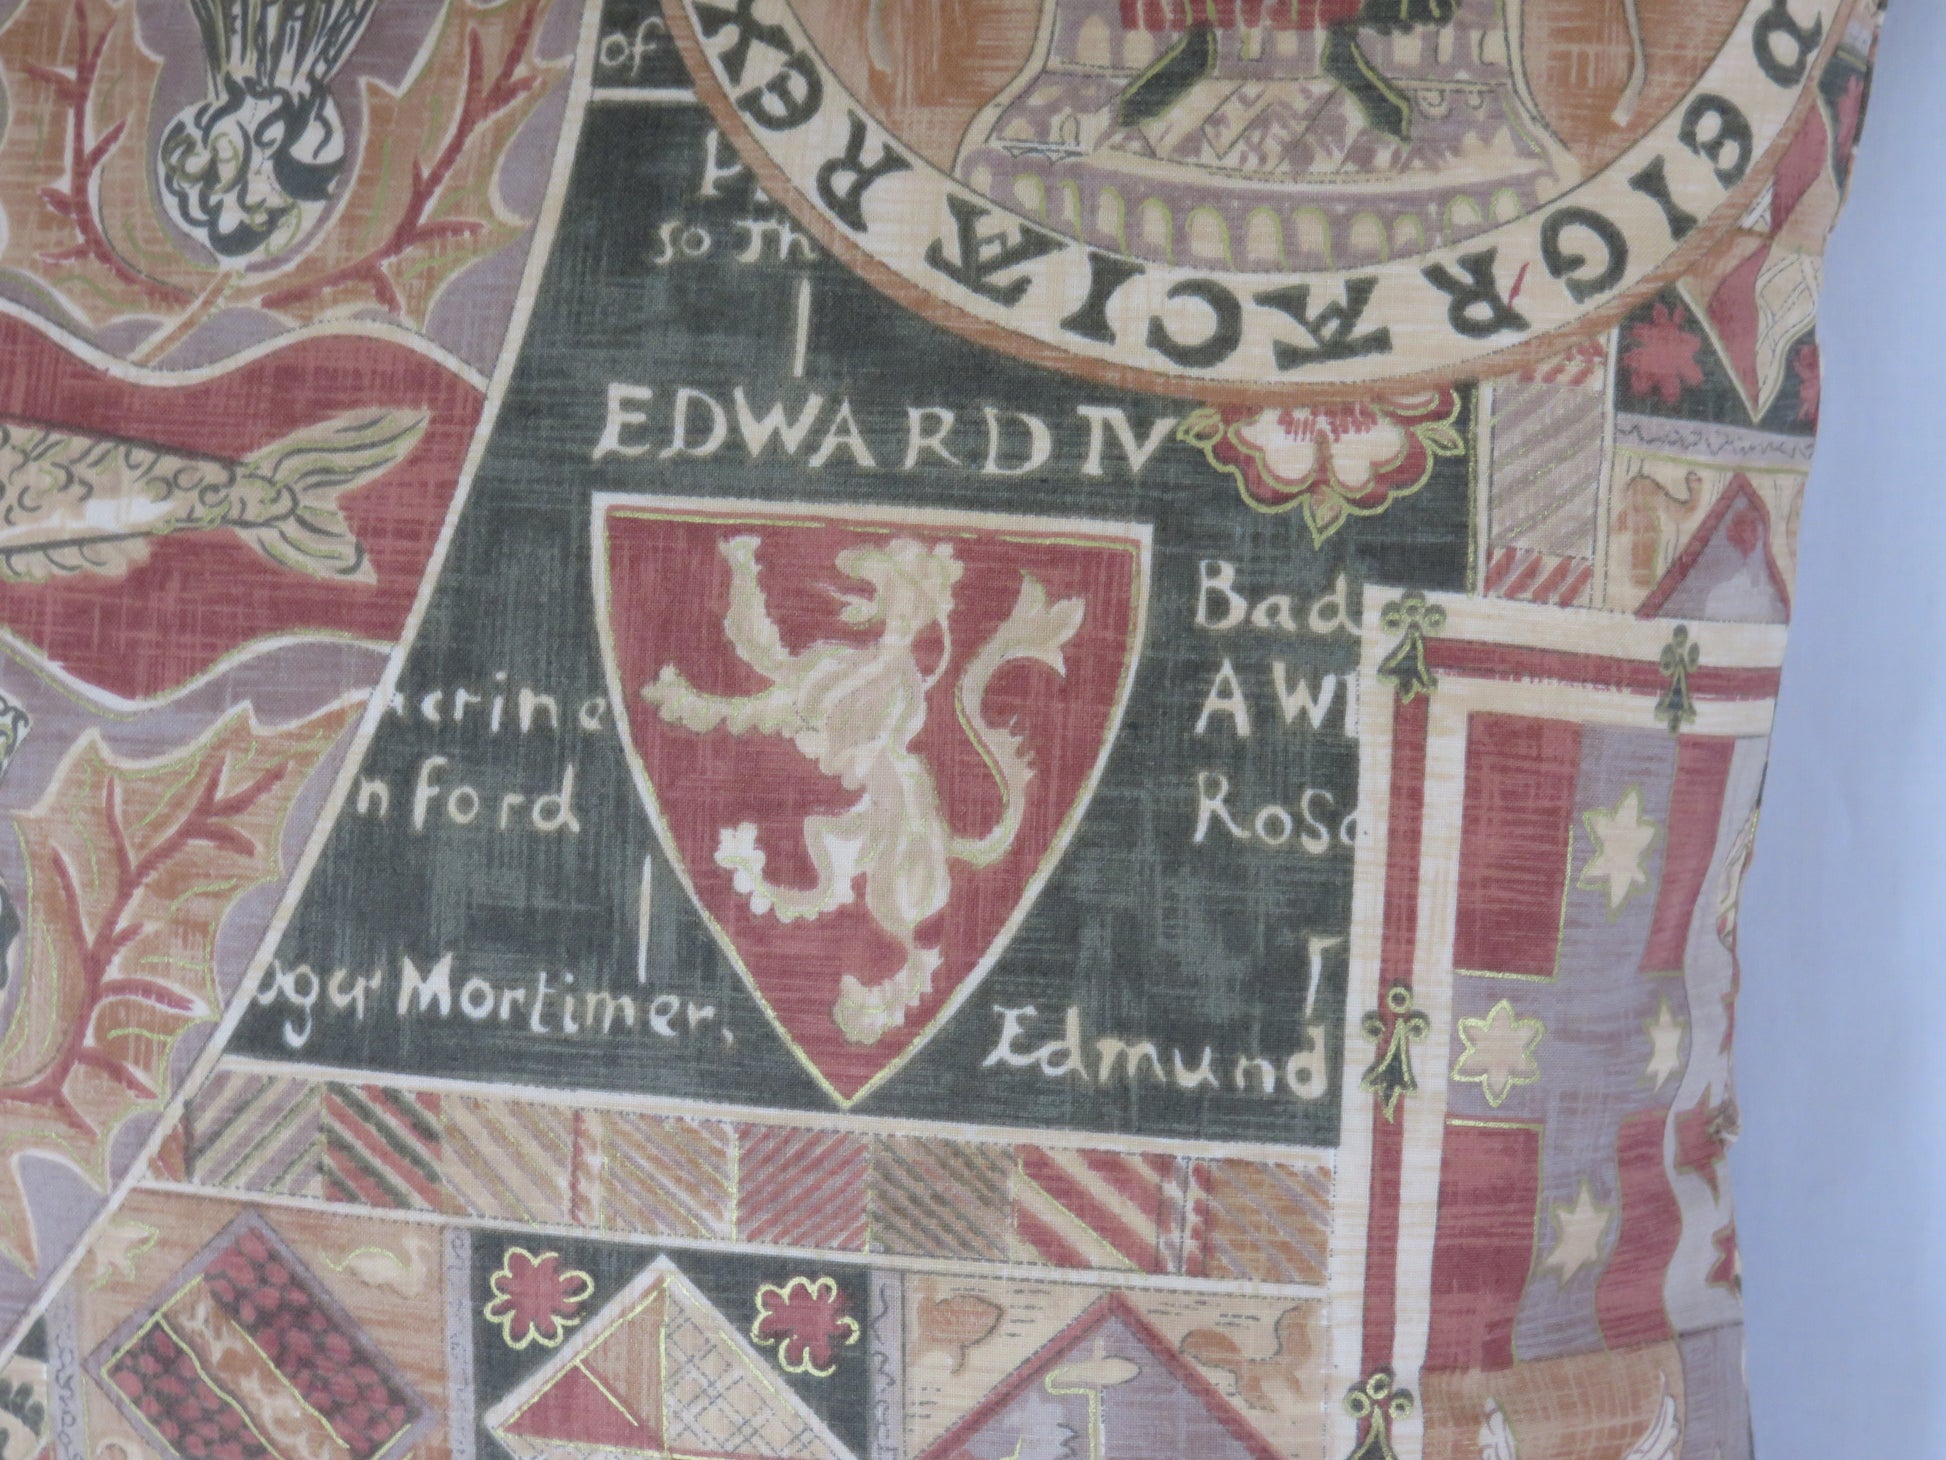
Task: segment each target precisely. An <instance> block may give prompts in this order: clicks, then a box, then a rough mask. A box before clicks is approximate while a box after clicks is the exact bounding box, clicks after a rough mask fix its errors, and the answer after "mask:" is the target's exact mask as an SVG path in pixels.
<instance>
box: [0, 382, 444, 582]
mask: <svg viewBox="0 0 1946 1460" xmlns="http://www.w3.org/2000/svg"><path fill="white" fill-rule="evenodd" d="M426 421H427V415H426V412H424V411H413V410H374V411H357V412H352V413H349V414H346V415H341V416H334V417H332V418H331V419H329V420H327V421H323V422H320V423H319V424H317V425H315V426H307V427H304V428H303V429H301V430H298V431H294V432H292V433H291V434H290V435H288V436H285V437H283V438H282V439H280V440H277V441H273V442H272V443H271V444H270V445H268V446H266V447H264V448H262V449H261V450H259V451H254V452H252V453H251V454H250V455H248V456H246V457H244V458H243V459H242V460H241V461H230V460H226V459H224V458H222V457H218V456H201V455H195V454H191V453H188V452H180V451H172V450H170V449H168V448H166V447H162V446H157V445H154V444H151V443H148V442H143V441H131V440H123V439H117V438H115V437H109V436H93V435H87V434H84V433H81V432H77V431H70V430H65V429H62V428H61V427H57V426H49V425H42V424H40V423H38V422H33V421H23V420H19V419H8V418H5V417H0V582H12V583H42V582H45V581H47V580H48V579H50V578H55V577H59V576H62V575H65V574H70V573H99V574H104V575H106V576H109V577H120V576H121V575H122V574H123V573H125V572H127V571H128V570H129V569H130V568H132V567H134V566H136V565H137V564H139V563H142V562H145V561H147V559H148V556H149V549H150V546H151V544H152V543H153V541H154V540H155V539H156V538H158V537H166V536H168V535H170V534H172V533H177V532H210V531H217V530H227V531H230V532H234V533H236V534H237V536H239V537H241V538H242V539H243V540H244V541H245V542H247V543H249V544H250V546H251V547H253V548H255V549H256V550H257V551H258V552H260V553H262V554H263V555H264V556H265V557H267V558H269V559H270V560H271V561H272V562H274V563H277V564H279V565H280V566H282V567H285V568H289V569H291V570H292V571H293V572H297V573H303V574H306V575H307V576H309V577H313V578H343V579H349V580H351V581H352V582H356V583H370V582H372V581H373V573H372V567H371V564H370V563H369V562H368V561H367V560H366V557H365V549H364V546H363V544H361V543H360V542H359V541H358V538H357V536H356V534H354V533H353V531H352V529H351V525H350V524H349V523H348V522H346V520H345V517H344V513H343V512H342V511H340V510H339V506H338V499H339V498H340V497H342V496H344V495H345V494H346V493H348V492H353V491H356V490H357V489H358V488H359V487H362V486H364V485H365V484H366V483H367V482H369V481H371V480H373V479H374V478H376V477H378V476H380V475H382V474H384V473H385V472H387V471H390V470H391V469H392V468H393V467H394V466H396V465H397V464H398V463H399V462H401V461H403V460H404V459H405V457H406V456H407V454H408V453H410V452H411V450H412V448H413V447H414V446H416V445H417V444H418V442H419V438H420V437H421V436H422V435H423V434H424V433H425V429H426Z"/></svg>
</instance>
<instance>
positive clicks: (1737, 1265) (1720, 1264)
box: [1708, 1222, 1743, 1293]
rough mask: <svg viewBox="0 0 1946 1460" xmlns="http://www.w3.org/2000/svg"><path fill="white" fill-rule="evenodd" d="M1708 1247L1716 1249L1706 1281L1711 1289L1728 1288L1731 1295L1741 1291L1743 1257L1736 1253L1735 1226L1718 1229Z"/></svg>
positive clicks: (1732, 1223) (1734, 1224)
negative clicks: (1713, 1261)
mask: <svg viewBox="0 0 1946 1460" xmlns="http://www.w3.org/2000/svg"><path fill="white" fill-rule="evenodd" d="M1710 1245H1711V1246H1713V1247H1714V1248H1715V1249H1716V1261H1715V1263H1714V1264H1713V1265H1712V1266H1711V1267H1710V1270H1709V1273H1708V1281H1709V1284H1710V1286H1711V1287H1713V1288H1728V1289H1729V1290H1730V1291H1731V1292H1733V1293H1740V1292H1742V1291H1743V1256H1742V1254H1741V1253H1739V1252H1738V1251H1737V1224H1736V1223H1735V1222H1731V1223H1730V1224H1729V1225H1728V1226H1725V1227H1718V1228H1717V1229H1716V1232H1715V1234H1714V1235H1713V1236H1712V1237H1711V1238H1710Z"/></svg>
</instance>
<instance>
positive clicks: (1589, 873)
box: [1575, 786, 1662, 918]
mask: <svg viewBox="0 0 1946 1460" xmlns="http://www.w3.org/2000/svg"><path fill="white" fill-rule="evenodd" d="M1581 820H1582V821H1583V823H1584V824H1586V826H1587V828H1588V835H1589V836H1591V837H1593V838H1594V839H1595V854H1594V855H1593V856H1592V857H1590V858H1589V859H1588V865H1587V866H1585V867H1583V868H1582V869H1581V876H1580V877H1579V878H1578V879H1576V881H1575V886H1577V887H1580V888H1584V889H1586V890H1588V891H1591V892H1597V891H1602V890H1606V891H1607V893H1608V915H1609V916H1610V917H1611V918H1612V917H1613V916H1615V914H1616V913H1618V912H1620V911H1621V910H1622V906H1623V904H1624V903H1626V902H1627V901H1628V900H1629V898H1630V897H1631V896H1632V895H1633V894H1634V892H1635V890H1636V889H1637V888H1638V887H1647V886H1648V885H1649V873H1648V869H1647V868H1646V867H1644V866H1643V865H1642V863H1643V860H1644V859H1645V858H1646V857H1647V856H1648V855H1649V849H1650V848H1651V847H1653V846H1654V845H1655V844H1656V841H1657V839H1658V838H1660V837H1661V835H1662V828H1661V827H1659V826H1657V825H1656V824H1655V823H1654V822H1653V821H1650V820H1649V819H1648V818H1646V817H1645V816H1643V815H1642V788H1641V787H1640V786H1630V787H1629V788H1628V789H1627V790H1626V791H1624V792H1623V793H1622V799H1621V800H1619V801H1617V802H1616V803H1615V804H1614V805H1613V806H1611V807H1609V808H1607V809H1606V810H1594V811H1587V812H1583V813H1582V817H1581Z"/></svg>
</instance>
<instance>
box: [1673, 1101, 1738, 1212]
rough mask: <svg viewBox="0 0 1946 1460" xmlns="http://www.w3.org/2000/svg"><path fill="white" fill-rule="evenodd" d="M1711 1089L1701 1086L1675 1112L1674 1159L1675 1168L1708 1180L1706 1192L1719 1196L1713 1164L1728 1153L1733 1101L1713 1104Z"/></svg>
mask: <svg viewBox="0 0 1946 1460" xmlns="http://www.w3.org/2000/svg"><path fill="white" fill-rule="evenodd" d="M1714 1100H1715V1091H1714V1090H1705V1091H1703V1093H1702V1094H1701V1095H1700V1096H1698V1097H1697V1099H1696V1103H1695V1104H1694V1105H1692V1106H1690V1107H1689V1109H1687V1110H1684V1111H1681V1112H1679V1113H1678V1114H1677V1116H1676V1161H1675V1166H1676V1169H1677V1170H1678V1171H1685V1172H1688V1173H1689V1174H1691V1175H1693V1176H1700V1177H1702V1178H1703V1180H1705V1181H1707V1182H1708V1183H1709V1188H1710V1195H1711V1196H1712V1197H1715V1198H1718V1199H1719V1200H1720V1199H1721V1197H1722V1195H1723V1193H1722V1190H1721V1188H1720V1186H1719V1185H1718V1180H1719V1178H1718V1176H1717V1171H1716V1168H1717V1167H1718V1166H1719V1165H1721V1164H1722V1163H1723V1161H1724V1160H1725V1158H1727V1157H1728V1156H1729V1154H1730V1142H1731V1141H1732V1140H1734V1139H1735V1138H1736V1133H1737V1108H1736V1102H1735V1101H1733V1100H1729V1099H1726V1100H1724V1101H1723V1103H1722V1104H1720V1105H1719V1104H1715V1103H1714Z"/></svg>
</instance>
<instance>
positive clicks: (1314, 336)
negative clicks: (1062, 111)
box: [668, 0, 1865, 403]
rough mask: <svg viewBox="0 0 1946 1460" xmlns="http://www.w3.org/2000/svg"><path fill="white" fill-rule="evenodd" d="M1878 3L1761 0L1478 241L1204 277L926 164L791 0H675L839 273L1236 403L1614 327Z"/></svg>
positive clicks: (1196, 394) (1724, 211)
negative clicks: (1691, 77) (1660, 106)
mask: <svg viewBox="0 0 1946 1460" xmlns="http://www.w3.org/2000/svg"><path fill="white" fill-rule="evenodd" d="M1862 3H1865V0H1748V3H1747V4H1746V5H1745V7H1744V12H1743V14H1742V16H1741V17H1740V18H1739V19H1738V22H1737V24H1736V27H1735V28H1734V29H1733V30H1732V31H1731V32H1730V35H1729V38H1728V39H1727V40H1726V41H1725V42H1724V44H1723V46H1722V47H1721V49H1720V50H1719V51H1718V52H1717V54H1716V55H1715V56H1714V57H1713V58H1712V60H1711V62H1710V64H1709V66H1708V67H1707V68H1706V69H1705V70H1704V72H1703V74H1702V76H1701V77H1700V78H1699V79H1698V80H1697V82H1696V84H1695V85H1694V86H1693V87H1692V88H1691V89H1690V91H1689V92H1688V94H1687V95H1685V96H1684V97H1683V98H1682V99H1681V100H1680V101H1679V102H1677V103H1676V104H1675V105H1674V106H1673V107H1671V108H1670V109H1669V111H1668V112H1667V113H1665V114H1664V115H1663V116H1662V117H1661V118H1659V119H1658V120H1657V121H1656V122H1655V123H1654V124H1653V125H1651V126H1650V127H1649V128H1647V129H1646V130H1645V132H1644V133H1643V134H1642V136H1641V137H1639V138H1638V139H1637V140H1636V141H1635V142H1634V143H1633V144H1632V145H1631V146H1630V147H1629V148H1628V149H1627V150H1626V151H1624V152H1623V153H1622V154H1621V155H1620V156H1619V157H1618V158H1616V159H1615V161H1613V162H1612V163H1610V164H1609V165H1608V166H1607V167H1605V168H1603V169H1601V170H1600V171H1598V172H1596V173H1593V174H1591V175H1590V176H1588V177H1587V178H1584V179H1583V180H1582V181H1581V182H1580V183H1578V184H1576V185H1575V186H1574V187H1572V188H1570V189H1568V190H1567V191H1565V192H1563V193H1562V194H1560V195H1558V196H1557V197H1555V198H1552V199H1550V200H1549V201H1548V202H1547V203H1546V204H1544V205H1543V206H1541V207H1539V208H1537V209H1535V210H1534V211H1532V212H1531V213H1528V214H1526V215H1523V216H1522V217H1520V218H1516V219H1513V220H1511V221H1509V222H1506V223H1503V224H1500V225H1498V226H1496V227H1494V228H1492V229H1488V230H1485V231H1483V232H1481V233H1479V234H1476V235H1474V236H1473V237H1471V238H1469V239H1467V240H1465V241H1464V242H1462V243H1459V244H1456V245H1452V246H1449V247H1444V248H1439V249H1431V250H1427V251H1425V252H1424V253H1421V254H1416V255H1412V256H1410V257H1409V258H1405V259H1394V260H1391V261H1389V262H1387V263H1385V264H1379V265H1374V266H1372V267H1369V268H1360V269H1336V270H1316V271H1303V272H1295V271H1293V272H1245V271H1240V270H1204V269H1197V268H1190V267H1184V266H1180V265H1163V264H1156V263H1151V262H1148V261H1144V260H1139V259H1136V258H1133V257H1131V256H1128V255H1125V254H1119V253H1113V252H1109V251H1106V250H1102V249H1098V248H1093V247H1090V246H1088V245H1085V244H1082V243H1080V242H1078V241H1075V240H1073V239H1070V238H1068V237H1066V236H1065V235H1061V234H1057V233H1054V232H1052V231H1051V230H1049V229H1047V228H1045V227H1043V226H1042V225H1041V224H1040V223H1038V222H1037V221H1036V220H1034V219H1031V218H1029V217H1026V216H1025V215H1023V214H1021V213H1019V212H1016V211H1014V210H1011V209H1008V208H1005V207H1003V206H1001V205H1000V204H998V203H996V202H994V201H993V200H991V199H989V198H987V197H985V196H983V195H981V194H978V193H975V192H973V191H972V190H971V189H970V188H967V187H965V186H963V185H962V184H960V183H959V182H957V181H956V180H955V179H953V178H952V177H951V176H950V175H949V174H947V173H945V172H944V171H942V170H940V169H939V168H937V167H934V166H933V165H932V164H930V163H928V162H926V161H925V160H924V159H922V158H919V157H917V156H915V155H913V154H912V153H911V152H910V150H909V149H907V148H905V147H903V146H902V145H901V144H900V143H899V141H898V139H897V138H896V137H895V136H894V135H893V134H892V133H891V132H890V131H889V130H888V129H886V128H885V127H884V126H883V125H881V124H880V123H879V122H878V121H877V119H876V118H875V117H874V116H873V115H872V114H871V113H870V112H869V111H868V110H867V109H866V108H865V107H864V106H863V105H862V104H861V103H860V102H859V101H858V100H857V98H856V97H855V96H854V95H853V94H852V93H851V92H850V91H848V90H847V89H846V88H845V87H844V86H843V84H842V83H840V82H839V81H838V79H837V77H836V75H835V74H834V73H833V72H832V71H831V69H830V67H829V66H828V65H827V64H826V63H825V61H824V59H823V57H822V56H820V55H819V54H818V52H817V50H816V48H815V47H814V46H813V45H812V44H811V42H810V40H809V38H808V36H807V35H806V34H805V32H804V30H803V28H802V27H801V26H800V25H799V23H798V21H797V18H796V16H795V14H794V13H793V12H792V11H791V9H790V7H789V5H788V3H787V0H672V3H671V5H670V8H669V11H668V18H669V22H670V31H671V33H672V34H673V35H674V36H675V39H676V42H677V45H678V47H679V49H680V50H681V52H682V54H683V58H684V60H685V62H686V63H687V64H688V66H689V69H690V72H691V74H692V75H693V76H694V77H695V79H696V82H697V90H698V94H699V96H700V97H701V98H702V100H703V101H704V102H705V104H706V105H707V106H708V107H709V109H710V111H711V113H712V115H713V116H714V118H715V120H716V121H717V123H718V124H719V125H720V126H721V127H722V128H723V130H724V132H725V134H726V135H727V136H728V137H729V138H730V140H731V141H732V142H733V143H734V144H735V145H736V147H737V149H738V151H739V153H740V154H741V156H742V157H743V159H744V161H745V162H746V163H747V164H749V165H750V166H751V167H752V170H753V171H754V172H755V174H756V176H757V179H758V181H759V182H760V183H761V184H762V186H763V188H764V189H765V191H766V192H767V193H768V194H770V196H771V197H773V198H774V199H776V200H778V201H779V202H781V203H782V204H783V205H784V206H785V207H786V208H787V209H788V210H789V211H790V213H791V214H792V216H793V217H794V218H795V219H796V220H797V221H798V222H799V223H800V224H802V225H803V226H804V227H806V228H807V229H808V230H810V232H811V233H812V235H813V236H814V237H816V238H817V239H818V241H819V242H821V243H822V244H824V246H825V247H826V248H828V249H829V250H830V251H831V252H832V253H833V254H835V255H836V256H837V257H838V258H839V259H840V260H842V261H843V262H844V263H845V264H846V265H848V266H849V267H851V268H852V269H853V270H855V271H856V272H858V273H859V274H861V275H862V276H863V277H864V278H865V279H867V280H868V281H869V282H870V283H872V284H873V285H874V286H875V287H877V288H878V289H880V290H881V291H882V292H884V293H886V294H888V295H890V296H891V297H892V298H894V299H896V300H898V301H899V302H900V303H902V304H904V305H905V306H907V307H908V308H910V309H912V310H914V311H916V312H918V313H919V314H922V315H924V316H925V317H927V318H929V319H931V320H934V321H935V322H937V323H939V324H941V325H944V326H945V327H947V328H949V329H952V330H954V331H955V332H956V333H959V334H961V335H964V336H966V337H968V338H970V339H973V340H975V341H977V342H978V343H980V344H983V345H986V346H988V347H990V348H993V349H996V350H1000V351H1002V352H1004V353H1006V354H1009V355H1013V356H1016V357H1019V358H1021V359H1026V360H1030V361H1033V362H1035V363H1038V364H1042V365H1047V366H1051V367H1053V368H1056V369H1060V370H1064V371H1067V372H1069V373H1073V374H1078V375H1081V376H1083V377H1084V378H1088V379H1091V380H1096V381H1099V382H1101V383H1104V384H1108V385H1113V386H1116V387H1120V388H1126V389H1134V390H1146V391H1153V392H1160V393H1163V394H1168V395H1178V396H1187V397H1190V398H1193V399H1198V400H1205V401H1220V402H1263V403H1269V402H1280V401H1299V400H1321V399H1333V398H1345V397H1356V396H1369V395H1371V394H1373V393H1374V392H1375V391H1378V390H1383V391H1385V392H1386V393H1391V392H1394V391H1399V390H1415V389H1427V388H1433V387H1437V386H1440V385H1443V384H1447V383H1450V382H1452V381H1455V380H1461V379H1473V378H1477V377H1480V376H1483V375H1491V374H1498V373H1503V372H1505V371H1509V370H1514V369H1518V368H1520V367H1521V366H1523V365H1525V364H1528V363H1531V362H1533V361H1535V360H1538V359H1542V358H1545V357H1547V356H1549V355H1552V354H1554V353H1557V352H1559V351H1560V350H1562V349H1563V348H1565V347H1566V346H1567V345H1568V344H1570V343H1572V342H1573V341H1574V340H1575V339H1578V338H1582V337H1585V336H1587V335H1590V334H1593V333H1597V332H1599V331H1601V330H1604V329H1606V328H1608V327H1609V326H1611V325H1612V324H1613V323H1615V321H1616V320H1618V319H1619V318H1620V317H1621V316H1622V315H1623V314H1625V313H1627V312H1628V311H1629V310H1630V309H1632V308H1633V307H1634V306H1635V305H1637V304H1638V303H1640V302H1641V300H1642V299H1643V298H1645V297H1646V296H1648V295H1650V294H1653V293H1654V292H1655V291H1656V290H1657V289H1659V288H1661V287H1662V286H1664V285H1665V284H1667V283H1669V282H1670V281H1672V280H1673V279H1675V278H1676V277H1678V276H1679V275H1680V274H1681V273H1682V271H1683V269H1684V267H1685V265H1686V264H1687V263H1688V262H1689V261H1690V260H1691V259H1693V258H1695V257H1696V256H1697V254H1698V253H1700V252H1701V251H1703V250H1705V249H1707V248H1708V247H1709V246H1710V245H1711V244H1712V243H1713V242H1715V241H1716V240H1718V239H1720V238H1721V237H1722V236H1723V234H1724V233H1726V232H1727V231H1728V230H1729V229H1731V228H1732V227H1734V226H1735V225H1736V223H1737V222H1738V220H1739V219H1741V218H1742V217H1743V215H1744V214H1745V212H1746V211H1747V209H1748V208H1749V206H1750V204H1751V202H1752V201H1753V200H1754V199H1755V198H1756V197H1757V195H1758V193H1759V192H1760V190H1761V189H1762V188H1763V186H1764V185H1765V183H1766V182H1767V181H1768V180H1769V177H1770V174H1771V172H1772V170H1773V169H1774V168H1775V166H1776V164H1777V162H1778V160H1779V158H1780V157H1781V156H1782V154H1783V151H1784V150H1785V148H1786V147H1787V146H1788V145H1789V143H1790V141H1791V139H1792V138H1793V137H1794V136H1795V134H1796V131H1797V128H1798V127H1799V126H1800V125H1801V124H1802V121H1803V119H1804V117H1805V116H1806V115H1807V114H1808V111H1809V109H1810V108H1811V107H1813V106H1816V105H1818V94H1817V88H1816V85H1815V82H1816V79H1817V77H1818V75H1819V73H1820V72H1821V70H1822V68H1823V66H1824V64H1825V62H1826V61H1827V60H1828V59H1829V57H1830V55H1831V53H1832V52H1833V51H1835V50H1836V48H1837V46H1838V44H1839V42H1840V40H1841V38H1842V37H1843V35H1844V33H1845V29H1846V27H1847V25H1848V23H1849V21H1850V19H1851V17H1852V13H1853V11H1854V10H1855V9H1856V7H1857V6H1858V5H1859V4H1862Z"/></svg>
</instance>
